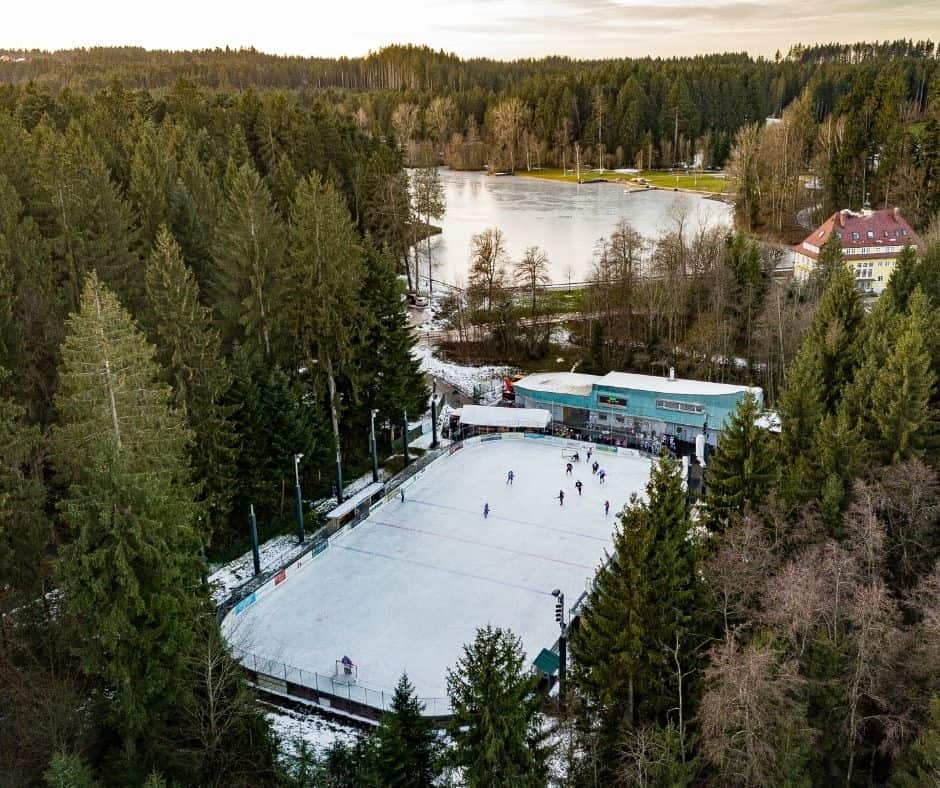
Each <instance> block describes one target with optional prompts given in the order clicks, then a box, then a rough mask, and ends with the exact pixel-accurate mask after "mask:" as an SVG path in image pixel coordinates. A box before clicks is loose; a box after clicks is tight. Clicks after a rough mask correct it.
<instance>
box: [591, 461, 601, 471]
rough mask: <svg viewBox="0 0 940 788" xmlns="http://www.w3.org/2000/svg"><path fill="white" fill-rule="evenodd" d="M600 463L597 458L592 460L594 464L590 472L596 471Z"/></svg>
mask: <svg viewBox="0 0 940 788" xmlns="http://www.w3.org/2000/svg"><path fill="white" fill-rule="evenodd" d="M600 467H601V466H600V464H599V463H598V462H597V460H594V464H593V465H592V466H591V473H597V469H598V468H600Z"/></svg>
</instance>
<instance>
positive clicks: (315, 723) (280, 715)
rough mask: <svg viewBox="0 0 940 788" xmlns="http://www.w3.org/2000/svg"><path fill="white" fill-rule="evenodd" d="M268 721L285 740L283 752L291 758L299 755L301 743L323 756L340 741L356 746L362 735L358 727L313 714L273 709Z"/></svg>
mask: <svg viewBox="0 0 940 788" xmlns="http://www.w3.org/2000/svg"><path fill="white" fill-rule="evenodd" d="M267 718H268V720H269V721H270V723H271V727H272V728H273V729H274V732H275V733H276V734H277V737H278V738H279V739H280V740H281V752H282V753H284V754H285V755H287V756H296V755H297V754H298V752H299V750H300V745H301V743H304V744H306V745H307V747H308V748H309V749H310V750H312V751H313V752H314V753H315V754H317V755H322V754H323V753H324V752H325V751H326V750H328V749H329V748H330V747H332V746H333V745H334V744H336V743H337V742H339V743H341V744H354V743H355V741H356V739H358V738H359V735H360V730H359V729H358V728H354V727H352V726H349V725H343V724H342V723H340V722H337V721H335V720H331V719H327V718H326V717H323V716H321V715H318V714H316V713H313V712H310V713H303V712H299V711H290V710H288V709H275V708H272V709H271V710H270V711H268V713H267Z"/></svg>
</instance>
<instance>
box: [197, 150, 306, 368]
mask: <svg viewBox="0 0 940 788" xmlns="http://www.w3.org/2000/svg"><path fill="white" fill-rule="evenodd" d="M286 241H287V232H286V228H285V227H284V224H283V222H282V221H281V218H280V217H279V216H278V213H277V210H276V209H275V207H274V203H273V201H272V199H271V195H270V193H269V192H268V190H267V188H266V187H265V185H264V183H263V182H262V180H261V177H260V176H259V175H258V173H257V172H255V170H254V169H252V167H251V166H250V165H248V164H245V165H242V166H241V167H240V168H238V169H237V170H236V169H234V168H232V167H231V166H230V168H229V172H228V174H227V175H226V199H225V204H224V205H223V206H222V211H221V215H220V216H219V224H218V227H217V228H216V233H215V244H214V247H213V258H214V271H213V275H212V277H211V279H212V286H211V294H212V300H213V303H214V304H215V308H216V311H217V313H218V316H219V325H220V330H221V332H222V339H223V341H224V342H225V343H226V346H229V345H232V344H240V345H242V346H243V347H245V348H246V349H247V350H248V351H249V352H250V353H255V354H258V356H259V357H261V358H265V359H268V360H272V359H273V358H274V356H273V353H274V348H273V343H274V332H275V322H276V320H277V319H278V315H277V310H278V309H279V307H278V306H277V304H276V302H275V299H276V297H277V293H278V292H279V291H280V289H281V287H282V284H283V276H284V254H285V249H286ZM298 297H299V295H298Z"/></svg>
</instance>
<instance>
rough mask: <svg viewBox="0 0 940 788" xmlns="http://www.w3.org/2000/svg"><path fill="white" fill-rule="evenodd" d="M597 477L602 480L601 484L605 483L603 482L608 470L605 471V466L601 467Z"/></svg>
mask: <svg viewBox="0 0 940 788" xmlns="http://www.w3.org/2000/svg"><path fill="white" fill-rule="evenodd" d="M597 477H598V478H599V479H600V480H601V484H603V483H604V479H606V478H607V471H605V470H604V469H603V468H601V469H600V470H599V471H598V472H597Z"/></svg>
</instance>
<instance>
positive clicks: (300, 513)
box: [294, 454, 304, 544]
mask: <svg viewBox="0 0 940 788" xmlns="http://www.w3.org/2000/svg"><path fill="white" fill-rule="evenodd" d="M303 458H304V455H303V454H295V455H294V494H295V497H296V517H297V539H298V541H299V542H300V544H303V543H304V503H303V498H302V497H301V494H300V461H301V460H302V459H303Z"/></svg>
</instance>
